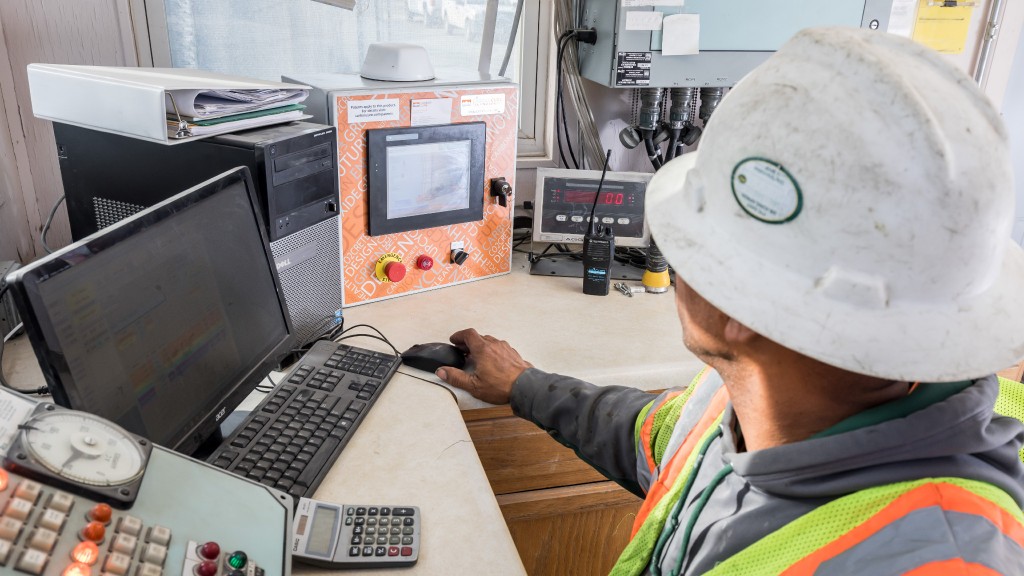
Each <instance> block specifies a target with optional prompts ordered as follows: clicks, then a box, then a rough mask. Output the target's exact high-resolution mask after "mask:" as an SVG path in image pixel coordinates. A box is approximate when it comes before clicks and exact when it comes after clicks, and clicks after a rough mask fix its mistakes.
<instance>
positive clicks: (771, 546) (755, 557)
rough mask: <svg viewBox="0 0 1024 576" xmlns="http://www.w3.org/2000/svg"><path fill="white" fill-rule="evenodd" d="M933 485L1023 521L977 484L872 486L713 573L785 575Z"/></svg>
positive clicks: (991, 489) (1008, 502)
mask: <svg viewBox="0 0 1024 576" xmlns="http://www.w3.org/2000/svg"><path fill="white" fill-rule="evenodd" d="M929 483H932V484H934V483H946V484H952V485H954V486H958V487H960V488H963V489H965V490H967V491H969V492H972V493H974V494H976V495H977V496H979V497H981V498H984V499H985V500H988V501H989V502H992V503H993V504H995V505H996V506H999V508H1001V509H1003V510H1005V511H1006V512H1007V513H1009V514H1010V516H1012V517H1013V518H1014V519H1015V520H1017V521H1018V522H1021V523H1024V513H1022V512H1021V509H1020V508H1019V507H1018V506H1017V505H1016V503H1015V502H1014V501H1013V499H1012V498H1011V497H1010V496H1009V495H1008V494H1007V493H1006V492H1004V491H1003V490H1001V489H999V488H997V487H995V486H992V485H991V484H987V483H984V482H978V481H975V480H964V479H961V478H928V479H923V480H914V481H910V482H900V483H896V484H888V485H885V486H878V487H875V488H868V489H865V490H861V491H858V492H855V493H853V494H849V495H847V496H844V497H842V498H838V499H836V500H833V501H832V502H829V503H828V504H825V505H823V506H820V507H818V508H816V509H814V510H812V511H810V512H808V513H807V514H804V515H803V516H801V517H799V518H797V519H796V520H793V521H792V522H790V523H789V524H786V525H785V526H783V527H782V528H779V529H778V530H776V531H775V532H772V533H771V534H768V535H767V536H765V537H763V538H761V539H760V540H758V541H757V542H755V543H754V544H751V545H750V546H748V547H747V548H745V549H744V550H743V551H741V552H739V553H738V554H735V555H733V556H732V557H731V558H728V559H726V560H725V561H724V562H721V563H720V564H718V565H717V566H715V568H714V569H713V570H711V571H710V572H708V574H709V575H722V576H724V575H728V576H744V575H758V574H781V573H782V572H784V571H785V570H786V569H787V568H789V567H791V566H793V565H794V564H796V563H797V562H799V561H801V560H802V559H804V558H806V557H807V556H810V555H811V554H814V553H815V552H816V551H818V550H819V549H821V548H824V547H825V546H828V545H829V544H831V543H832V542H834V541H836V540H837V539H839V538H841V537H842V536H843V535H845V534H846V533H848V532H850V531H851V530H853V529H855V528H857V527H858V526H860V525H861V524H863V523H865V522H867V521H869V520H870V519H871V518H872V517H874V516H875V515H877V514H878V513H879V512H881V511H882V510H883V509H885V508H886V507H887V506H889V505H890V504H891V503H893V501H895V500H896V499H897V498H899V497H900V496H902V495H903V494H906V493H907V492H909V491H911V490H914V489H915V488H918V487H920V486H923V485H925V484H929Z"/></svg>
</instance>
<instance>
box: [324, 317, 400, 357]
mask: <svg viewBox="0 0 1024 576" xmlns="http://www.w3.org/2000/svg"><path fill="white" fill-rule="evenodd" d="M356 328H369V329H370V330H373V331H374V332H376V333H377V334H378V335H377V336H374V335H373V334H349V331H351V330H355V329H356ZM358 336H364V337H366V338H373V339H374V340H380V341H381V342H384V343H385V344H387V345H388V346H390V347H391V349H392V350H394V351H395V355H396V356H399V357H401V356H402V353H401V352H399V351H398V348H395V345H394V344H392V343H391V340H388V338H387V336H385V335H384V333H383V332H381V331H380V330H378V329H376V328H374V327H373V326H370V325H369V324H356V325H355V326H350V327H348V328H346V329H344V330H342V331H341V333H340V334H338V335H337V336H336V337H335V338H334V341H335V342H341V341H342V340H347V339H349V338H355V337H358Z"/></svg>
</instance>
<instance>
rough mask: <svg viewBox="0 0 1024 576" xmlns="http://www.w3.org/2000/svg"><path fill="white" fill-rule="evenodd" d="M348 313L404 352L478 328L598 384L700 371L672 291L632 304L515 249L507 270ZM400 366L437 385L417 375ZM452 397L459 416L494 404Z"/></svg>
mask: <svg viewBox="0 0 1024 576" xmlns="http://www.w3.org/2000/svg"><path fill="white" fill-rule="evenodd" d="M633 284H638V283H633ZM344 316H345V325H346V328H349V327H352V326H355V325H356V324H369V325H372V326H373V327H375V328H377V329H378V330H380V331H381V332H383V333H384V335H385V336H387V337H388V339H390V340H391V342H392V343H394V345H395V346H396V347H397V348H398V349H399V350H405V349H406V348H408V347H410V346H412V345H413V344H419V343H424V342H447V341H448V337H449V336H450V335H451V334H452V333H453V332H455V331H457V330H460V329H462V328H470V327H472V328H476V329H477V330H479V331H480V332H481V333H483V334H491V335H493V336H495V337H497V338H501V339H504V340H507V341H508V342H509V344H511V345H512V346H513V347H514V348H516V350H518V351H519V353H520V354H521V355H522V356H523V358H524V359H526V360H527V361H529V362H531V363H532V364H533V365H534V366H536V367H537V368H539V369H541V370H544V371H547V372H556V373H559V374H565V375H568V376H573V377H576V378H580V379H582V380H586V381H588V382H593V383H594V384H597V385H611V384H619V385H623V386H632V387H635V388H640V389H642V390H657V389H663V388H671V387H673V386H684V385H686V384H687V383H689V379H690V378H691V377H692V376H694V375H696V373H697V372H698V371H699V370H700V368H701V367H702V366H703V364H702V363H701V362H700V361H699V360H698V359H697V358H696V357H694V356H693V354H691V353H690V352H689V351H687V350H686V348H684V347H683V341H682V330H681V328H680V324H679V318H678V316H677V313H676V308H675V297H674V295H673V293H672V292H671V291H669V292H668V293H664V294H636V295H634V296H633V297H632V298H629V297H626V296H625V295H623V294H620V293H619V292H617V291H615V290H612V291H611V292H610V293H609V294H608V295H607V296H588V295H586V294H583V280H581V279H579V278H561V277H542V276H531V275H530V274H529V263H528V262H527V261H526V258H525V257H523V256H521V255H520V254H518V253H517V254H516V257H515V258H514V259H513V263H512V273H511V274H507V275H504V276H498V277H494V278H486V279H483V280H478V281H475V282H467V283H465V284H460V285H458V286H452V287H449V288H443V289H439V290H433V291H429V292H421V293H418V294H414V295H409V296H403V297H399V298H393V299H391V300H383V301H378V302H374V303H370V304H364V305H360V306H353V307H350V308H346V309H345V311H344ZM355 331H356V330H353V332H355ZM362 331H365V332H370V331H369V330H362ZM351 343H352V344H353V345H356V346H364V347H367V348H372V347H373V344H374V341H373V340H370V339H368V338H354V339H352V340H351ZM400 370H401V371H402V372H404V373H407V374H409V375H415V376H416V377H419V378H425V379H428V380H431V381H433V382H436V383H440V382H441V381H440V380H439V379H438V378H437V377H435V376H434V375H433V374H428V373H426V372H422V371H420V370H416V369H413V368H409V367H406V366H403V367H402V368H400ZM455 393H456V396H457V398H458V402H459V408H461V409H463V410H465V409H469V408H479V407H485V406H488V404H485V403H483V402H480V401H479V400H476V399H474V398H473V397H471V396H470V395H469V394H467V393H465V392H463V391H461V390H456V391H455Z"/></svg>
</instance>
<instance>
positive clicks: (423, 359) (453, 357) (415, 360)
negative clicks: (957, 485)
mask: <svg viewBox="0 0 1024 576" xmlns="http://www.w3.org/2000/svg"><path fill="white" fill-rule="evenodd" d="M402 362H404V363H405V365H406V366H412V367H413V368H418V369H420V370H425V371H427V372H434V371H435V370H437V369H438V368H440V367H442V366H454V367H455V368H462V367H463V366H465V365H466V353H465V352H463V351H462V349H461V348H459V347H458V346H453V345H451V344H448V343H447V342H429V343H427V344H417V345H415V346H413V347H411V348H409V349H408V350H406V351H405V352H402Z"/></svg>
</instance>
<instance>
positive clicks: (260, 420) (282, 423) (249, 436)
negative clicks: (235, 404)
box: [207, 341, 401, 498]
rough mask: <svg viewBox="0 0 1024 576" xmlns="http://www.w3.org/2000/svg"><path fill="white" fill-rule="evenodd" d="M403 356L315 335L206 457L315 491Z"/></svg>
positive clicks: (297, 489)
mask: <svg viewBox="0 0 1024 576" xmlns="http://www.w3.org/2000/svg"><path fill="white" fill-rule="evenodd" d="M400 364H401V359H400V358H399V357H398V356H395V355H393V354H384V353H381V352H373V351H370V350H365V349H362V348H356V347H353V346H348V345H345V344H337V343H335V342H330V341H320V342H317V343H316V344H314V345H313V347H312V348H311V349H310V350H309V352H307V353H306V354H305V355H304V356H303V357H302V358H301V359H299V361H298V362H296V363H295V366H294V367H293V368H292V369H291V371H290V372H289V373H288V374H287V375H286V376H285V378H284V380H282V381H281V383H280V384H278V386H277V387H276V388H274V390H273V391H272V392H271V393H269V394H267V397H266V398H264V399H263V401H262V402H260V404H259V406H257V407H256V408H255V409H254V410H253V411H252V412H250V413H249V415H248V416H247V417H246V419H245V420H244V421H243V422H242V423H241V424H240V425H239V426H238V427H237V428H236V429H235V431H234V432H232V434H231V435H230V436H228V437H227V438H225V439H224V442H222V443H221V445H220V446H219V447H218V448H217V449H216V450H214V452H213V454H212V455H211V456H210V457H209V458H208V459H207V462H210V463H211V464H213V465H214V466H216V467H218V468H223V469H224V470H227V471H229V472H234V473H235V474H238V475H239V476H244V477H246V478H249V479H252V480H255V481H256V482H260V483H262V484H265V485H267V486H271V487H274V488H277V489H279V490H283V491H285V492H287V493H289V494H291V495H292V496H294V497H296V498H300V497H307V498H308V497H311V496H312V495H313V492H315V491H316V489H317V487H318V486H319V485H320V482H321V481H322V480H323V479H324V476H325V475H327V472H328V470H330V469H331V465H332V464H333V463H334V461H335V460H337V459H338V456H339V455H340V454H341V450H342V449H343V448H344V447H345V445H346V444H348V441H349V439H350V438H351V437H352V434H353V433H354V432H355V429H356V427H358V426H359V423H360V422H362V421H363V418H365V417H366V414H367V413H368V412H369V411H370V407H371V406H373V403H374V402H375V401H376V400H377V397H379V396H380V393H381V391H382V390H383V389H384V386H385V385H386V384H387V383H388V381H389V380H390V379H391V376H392V375H393V374H394V373H395V370H397V369H398V366H399V365H400Z"/></svg>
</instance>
